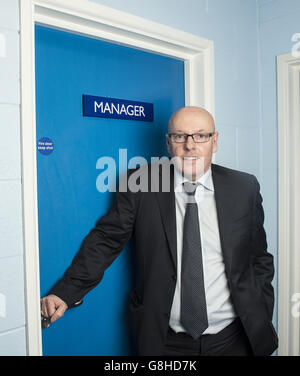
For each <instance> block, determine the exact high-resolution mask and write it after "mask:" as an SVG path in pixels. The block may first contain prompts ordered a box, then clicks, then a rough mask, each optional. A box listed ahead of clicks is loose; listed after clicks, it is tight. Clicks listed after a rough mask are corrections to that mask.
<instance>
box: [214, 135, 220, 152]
mask: <svg viewBox="0 0 300 376" xmlns="http://www.w3.org/2000/svg"><path fill="white" fill-rule="evenodd" d="M218 137H219V132H216V133H215V134H214V136H213V153H215V152H216V151H217V150H218Z"/></svg>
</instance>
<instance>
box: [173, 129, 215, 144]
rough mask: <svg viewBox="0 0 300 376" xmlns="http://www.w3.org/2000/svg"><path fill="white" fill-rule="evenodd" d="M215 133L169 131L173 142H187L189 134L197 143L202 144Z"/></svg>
mask: <svg viewBox="0 0 300 376" xmlns="http://www.w3.org/2000/svg"><path fill="white" fill-rule="evenodd" d="M214 134H215V132H212V133H194V134H186V133H169V137H170V139H171V142H174V143H175V144H184V143H186V142H187V140H188V138H189V136H191V137H192V139H193V140H194V142H196V143H197V144H202V143H204V142H208V141H209V140H210V138H211V137H212V136H213V135H214Z"/></svg>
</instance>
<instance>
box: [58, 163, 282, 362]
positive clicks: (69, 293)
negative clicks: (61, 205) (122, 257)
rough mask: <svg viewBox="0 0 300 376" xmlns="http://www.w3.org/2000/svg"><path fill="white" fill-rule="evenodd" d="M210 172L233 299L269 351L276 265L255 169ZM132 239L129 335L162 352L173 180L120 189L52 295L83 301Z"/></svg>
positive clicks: (261, 348) (170, 277)
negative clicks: (167, 184)
mask: <svg viewBox="0 0 300 376" xmlns="http://www.w3.org/2000/svg"><path fill="white" fill-rule="evenodd" d="M149 176H150V175H149ZM171 177H172V176H171ZM212 178H213V183H214V188H215V199H216V206H217V215H218V223H219V231H220V239H221V246H222V252H223V256H224V263H225V272H226V276H227V279H228V285H229V289H230V292H231V297H232V301H233V305H234V308H235V310H236V313H237V315H238V316H239V317H240V319H241V322H242V324H243V326H244V329H245V331H246V334H247V336H248V338H249V341H250V343H251V346H252V349H253V351H254V354H255V355H270V354H272V352H273V351H274V350H275V349H276V348H277V344H278V340H277V335H276V332H275V330H274V327H273V325H272V314H273V306H274V293H273V288H272V285H271V281H272V279H273V275H274V266H273V257H272V255H271V254H269V253H268V252H267V243H266V235H265V231H264V228H263V221H264V213H263V209H262V205H261V203H262V198H261V195H260V193H259V184H258V182H257V180H256V178H255V177H254V176H253V175H249V174H246V173H243V172H239V171H235V170H231V169H228V168H224V167H221V166H218V165H212ZM171 181H173V179H171ZM131 237H132V238H133V239H134V242H135V249H136V262H137V270H136V273H137V274H136V286H135V287H134V289H133V290H132V292H131V294H130V298H131V304H130V310H131V314H132V327H133V334H134V337H135V338H136V340H137V345H138V351H139V355H162V353H163V347H164V343H165V339H166V334H167V330H168V325H169V318H170V311H171V306H172V301H173V295H174V291H175V285H176V276H177V273H176V265H177V253H176V252H177V251H176V215H175V194H174V190H173V185H172V184H171V193H168V192H162V191H161V189H160V191H159V192H147V193H146V192H137V193H132V192H126V193H121V192H118V193H117V194H116V200H115V203H114V204H113V206H112V207H111V209H110V210H109V212H108V214H107V215H105V216H104V217H102V218H101V219H100V220H99V221H98V222H97V225H96V227H95V228H94V229H93V230H91V232H90V234H89V235H88V236H87V237H86V238H85V240H84V242H83V245H82V247H81V249H80V251H79V253H78V254H77V255H76V256H75V258H74V260H73V262H72V265H71V266H70V267H69V268H68V270H67V271H66V273H65V275H64V277H63V278H62V279H61V280H60V281H59V282H58V283H57V284H56V285H55V286H54V288H53V289H52V290H51V293H53V294H55V295H58V296H59V297H61V298H62V299H63V300H64V301H65V302H66V303H67V304H68V306H70V305H72V304H73V303H75V302H77V301H79V300H81V299H82V298H83V296H84V295H85V294H86V293H87V292H88V291H89V290H91V289H92V288H93V287H95V286H96V285H97V284H98V283H99V282H100V281H101V279H102V277H103V274H104V271H105V270H106V269H107V268H108V267H109V265H111V263H112V262H113V261H114V259H115V258H116V257H117V256H118V255H119V254H120V252H121V251H122V250H123V248H124V245H125V244H126V242H127V241H128V240H129V239H130V238H131Z"/></svg>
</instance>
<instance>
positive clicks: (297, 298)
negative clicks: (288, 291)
mask: <svg viewBox="0 0 300 376" xmlns="http://www.w3.org/2000/svg"><path fill="white" fill-rule="evenodd" d="M291 300H292V309H291V314H292V316H293V317H294V318H295V319H298V318H299V317H300V293H299V292H296V293H295V294H293V295H292V298H291Z"/></svg>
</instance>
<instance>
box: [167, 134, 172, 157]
mask: <svg viewBox="0 0 300 376" xmlns="http://www.w3.org/2000/svg"><path fill="white" fill-rule="evenodd" d="M166 144H167V148H168V152H169V153H170V151H171V149H170V148H171V144H170V137H169V135H168V134H166Z"/></svg>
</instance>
